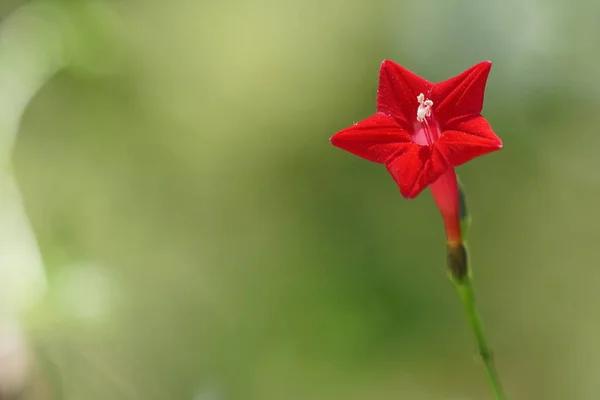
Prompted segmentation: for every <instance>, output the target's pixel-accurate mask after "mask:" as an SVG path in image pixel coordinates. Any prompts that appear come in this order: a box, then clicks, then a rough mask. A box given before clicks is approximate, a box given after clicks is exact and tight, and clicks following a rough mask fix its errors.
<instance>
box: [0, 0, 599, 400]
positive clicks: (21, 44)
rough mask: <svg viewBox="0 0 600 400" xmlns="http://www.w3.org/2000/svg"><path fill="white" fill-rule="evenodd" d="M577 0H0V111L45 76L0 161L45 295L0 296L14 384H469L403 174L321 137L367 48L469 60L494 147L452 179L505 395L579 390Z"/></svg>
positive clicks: (429, 231)
mask: <svg viewBox="0 0 600 400" xmlns="http://www.w3.org/2000/svg"><path fill="white" fill-rule="evenodd" d="M23 7H25V8H23ZM23 10H25V11H23ZM19 12H25V13H26V14H27V13H28V14H27V15H28V17H27V18H21V19H18V18H16V19H15V17H14V16H15V13H17V14H18V13H19ZM599 12H600V3H599V4H595V3H593V2H584V1H581V2H572V3H569V5H566V3H564V2H562V1H558V0H545V1H542V0H528V1H523V0H518V1H517V0H507V1H504V2H485V1H475V0H458V1H452V2H450V1H446V0H433V1H427V2H424V1H414V2H408V1H392V0H373V1H368V2H366V1H364V2H360V1H356V2H352V1H351V2H348V1H342V0H304V1H293V0H251V1H240V0H229V1H216V0H202V1H197V0H171V1H162V2H158V1H147V0H121V1H106V2H94V3H92V2H83V1H80V2H73V1H58V0H57V1H51V0H47V1H44V2H38V3H31V2H25V1H16V0H3V1H2V3H1V5H0V18H1V19H2V21H1V22H0V26H6V25H7V24H10V26H11V31H10V32H12V33H11V35H6V32H5V31H3V32H4V33H2V34H0V45H2V46H4V47H2V46H0V60H2V63H1V64H0V67H1V68H0V92H3V94H0V97H2V98H3V99H5V100H2V101H3V103H2V104H5V105H6V104H11V101H12V100H11V99H13V98H14V96H17V97H18V95H15V93H16V92H14V93H13V92H11V90H14V91H18V90H19V89H18V87H17V88H16V89H15V86H17V85H12V86H11V82H14V80H12V78H11V79H9V78H2V76H4V75H6V76H8V77H11V76H13V75H19V74H21V75H19V76H25V78H23V79H25V81H27V79H31V80H32V81H35V80H36V79H38V78H39V77H40V76H44V77H45V78H43V79H42V80H39V79H41V78H39V79H38V81H39V82H38V83H39V85H38V86H39V87H40V88H39V90H37V91H36V90H30V92H31V96H30V97H31V101H30V102H27V101H24V103H23V111H24V113H23V115H22V119H21V120H20V124H19V125H15V126H14V127H13V128H14V129H15V132H18V134H17V136H16V141H15V142H14V148H13V147H10V146H9V147H8V148H10V149H12V150H13V152H12V159H10V160H9V159H6V162H5V165H4V166H3V167H4V168H5V170H6V171H8V172H6V174H8V175H9V176H11V177H12V178H14V181H15V182H16V185H17V187H18V188H19V189H20V193H21V197H22V204H23V207H24V211H25V212H26V214H27V217H28V219H29V221H30V222H29V224H30V225H29V226H30V228H31V232H32V234H33V235H34V237H35V241H36V242H37V244H38V245H39V254H40V255H41V260H43V266H42V264H41V263H40V264H39V265H38V264H36V263H35V261H31V263H32V265H33V264H35V266H33V267H32V268H34V269H35V268H38V269H41V268H43V271H44V272H45V278H44V279H45V283H46V288H45V289H44V288H43V286H44V285H39V282H37V283H36V285H38V286H39V287H40V288H39V289H36V290H37V293H38V294H37V297H36V296H33V297H35V298H36V300H35V301H31V302H30V303H31V304H30V303H28V305H27V307H20V308H19V307H17V308H19V311H18V312H14V313H8V314H10V316H11V317H10V321H13V322H14V321H17V322H16V324H17V326H18V327H19V329H20V331H22V332H24V333H23V334H22V335H16V337H20V338H21V339H22V340H23V341H24V342H23V343H21V342H18V341H16V342H15V341H14V337H13V336H15V335H13V336H10V335H9V336H10V337H12V338H13V339H11V340H13V341H12V342H10V341H9V344H8V345H5V346H4V347H7V348H8V349H9V350H10V349H12V350H11V351H12V352H13V353H11V354H13V357H12V360H13V361H11V362H9V361H8V359H6V360H5V361H0V369H2V370H3V371H4V374H3V375H2V374H0V377H2V376H4V377H5V378H6V377H8V378H6V379H8V380H10V379H13V381H19V382H20V380H19V379H21V378H20V377H21V375H23V374H22V371H24V370H26V371H28V374H27V375H26V378H24V379H25V380H24V382H25V383H24V385H25V386H26V389H25V393H24V397H23V398H26V399H85V400H95V399H98V400H100V399H101V400H106V399H145V400H150V399H157V400H158V399H190V400H255V399H256V400H320V399H346V400H367V399H368V400H383V399H386V400H387V399H406V400H419V399H424V400H425V399H426V400H429V399H448V400H451V399H452V400H459V399H460V400H468V399H469V400H470V399H472V400H476V399H477V400H479V399H489V398H491V394H490V393H489V389H488V387H487V385H486V381H485V376H484V372H483V366H482V365H480V364H479V363H478V362H477V361H476V359H475V346H474V344H473V341H472V336H471V333H470V332H469V330H468V328H467V326H466V324H465V320H464V316H463V314H462V310H461V306H460V303H459V301H458V298H457V296H456V294H455V293H454V292H453V289H452V287H451V285H450V284H449V283H448V281H447V279H446V273H445V243H444V240H445V238H444V231H443V226H442V223H441V219H440V217H439V215H438V211H437V210H436V208H435V206H434V203H433V201H432V198H431V196H430V194H429V193H428V192H424V194H423V195H421V196H420V197H419V198H417V199H416V200H412V201H407V200H404V199H402V198H401V197H400V195H399V193H398V189H397V188H396V187H395V185H394V183H393V181H392V180H391V179H390V178H389V176H388V175H387V172H386V171H385V168H383V167H382V166H381V165H376V164H371V163H368V162H366V161H364V160H361V159H358V158H356V157H354V156H352V155H350V154H348V153H345V152H343V151H341V150H339V149H336V148H334V147H332V146H331V145H330V144H329V141H328V139H329V137H330V136H331V135H333V134H334V133H335V132H336V131H338V130H340V129H342V128H345V127H347V126H349V125H350V124H352V123H353V122H356V121H359V120H361V119H363V118H365V117H366V116H368V115H370V114H372V113H373V112H374V108H375V93H376V87H377V77H378V69H379V65H380V63H381V61H382V60H383V59H392V60H394V61H396V62H398V63H400V64H402V65H404V66H405V67H407V68H409V69H411V70H413V71H415V72H417V73H418V74H420V75H421V76H424V77H426V78H427V79H429V80H432V81H440V80H444V79H446V78H448V77H450V76H454V75H456V74H458V73H460V72H462V71H463V70H465V69H466V68H468V67H469V66H471V65H473V64H475V63H477V62H479V61H482V60H491V61H493V63H494V66H493V68H492V72H491V75H490V78H489V81H488V87H487V91H486V102H485V106H484V112H483V113H484V115H485V116H486V117H487V118H488V120H489V121H490V123H491V124H492V126H493V127H494V129H495V131H496V132H497V134H498V135H499V136H500V137H501V138H502V139H503V141H504V149H503V150H502V151H500V152H497V153H494V154H492V155H489V156H486V157H483V158H479V159H477V160H475V161H473V162H471V163H469V164H467V165H465V166H463V167H460V168H459V170H458V172H459V174H460V176H461V179H462V181H463V183H464V184H465V186H466V188H467V191H468V195H469V206H470V207H469V208H470V210H471V213H472V215H473V225H472V230H471V236H470V248H471V257H472V262H473V267H474V274H475V284H476V290H477V294H478V301H479V307H480V311H481V313H482V316H483V319H484V322H485V325H486V329H487V332H488V335H489V339H490V341H491V344H492V346H493V348H494V350H495V355H496V361H497V366H498V369H499V371H500V374H501V377H502V379H503V382H504V385H505V387H506V391H507V393H508V395H509V398H510V399H511V400H518V399H522V400H532V399H533V400H535V399H547V400H550V399H556V400H559V399H560V400H563V399H584V400H585V399H590V400H593V399H598V398H600V380H598V374H599V372H600V343H599V341H598V337H600V313H598V304H600V290H599V289H598V288H599V287H600V269H599V268H598V264H599V261H598V260H599V259H600V254H599V253H598V242H599V239H600V234H599V233H598V229H597V225H598V219H599V218H600V212H599V210H598V204H599V202H598V199H599V198H600V197H599V196H600V157H599V156H598V149H599V148H600V135H599V131H598V128H597V127H598V125H599V124H600V113H599V112H598V110H599V109H600V80H598V79H597V63H598V57H599V56H598V54H599V52H598V50H600V49H599V48H598V44H597V43H598V42H597V37H598V35H599V34H600V25H599V24H598V23H597V15H598V13H599ZM65 15H67V16H68V17H65ZM21 16H22V15H21ZM40 27H41V28H40ZM15 32H16V33H15ZM3 35H4V36H3ZM7 37H8V39H7ZM9 42H10V43H12V44H11V45H10V46H9V45H7V44H6V43H9ZM7 46H8V50H7ZM11 46H12V47H11ZM11 49H12V50H11ZM14 49H19V51H20V50H21V49H25V50H26V52H28V53H27V54H30V55H31V54H35V56H30V57H23V58H22V59H18V60H14V57H15V56H14V54H19V52H18V51H17V52H16V53H15V51H14ZM3 51H4V52H5V53H3ZM11 57H13V58H11ZM56 57H59V58H60V59H61V60H66V61H64V65H62V64H61V65H62V66H61V67H57V64H56V59H57V58H56ZM13 61H14V62H13ZM59 64H60V63H59ZM45 68H46V69H47V73H46V72H44V71H45ZM30 70H31V71H34V72H35V73H34V72H32V74H31V76H32V77H31V78H28V77H27V75H26V74H24V72H23V71H30ZM2 74H4V75H2ZM46 75H47V76H46ZM1 85H4V86H1ZM32 85H33V84H32ZM33 86H35V85H33ZM7 87H8V88H9V89H6V88H7ZM3 108H5V107H3ZM8 108H9V109H10V106H9V107H8ZM11 112H12V111H10V110H9V111H3V112H2V113H1V114H0V120H1V119H2V118H9V119H10V118H15V116H14V115H13V116H12V117H11V116H10V115H8V114H10V113H11ZM13 114H15V112H13ZM7 115H8V116H7ZM11 115H12V114H11ZM16 115H18V112H16ZM8 125H10V124H8ZM0 127H3V128H2V129H8V130H10V129H13V128H11V127H10V126H8V127H7V123H5V122H2V121H0ZM1 135H3V137H5V136H7V135H8V137H10V135H12V133H10V132H8V131H7V132H2V133H1ZM3 151H4V150H3ZM5 158H6V157H5ZM7 179H8V178H7ZM22 223H23V224H26V222H22ZM19 226H20V227H21V228H23V227H22V226H21V225H19ZM21 228H19V227H14V229H15V231H14V232H16V233H14V232H13V231H12V230H9V231H8V233H6V234H4V235H3V236H0V239H2V240H8V239H9V238H13V239H14V237H17V236H19V234H18V232H20V231H19V229H21ZM11 229H12V228H11ZM23 229H26V228H23ZM15 240H16V239H15ZM11 249H13V250H15V249H16V251H17V252H20V253H23V252H30V253H32V254H33V253H35V252H36V251H37V250H36V249H35V248H33V247H31V246H29V247H27V246H23V247H18V246H14V245H11ZM33 259H34V260H35V259H36V258H35V257H33ZM23 270H24V269H21V268H17V267H14V268H13V267H11V266H9V265H6V266H5V268H2V269H0V273H1V274H4V276H2V277H0V280H2V281H6V279H8V280H10V279H11V278H14V276H17V275H19V274H20V273H21V272H20V271H23ZM38 278H39V277H38ZM38 280H39V279H38ZM4 286H6V285H4ZM38 286H36V287H38ZM24 287H25V289H23V290H26V288H27V285H25V286H24ZM3 290H5V291H6V288H4V289H3ZM10 293H11V296H13V297H14V298H15V299H17V298H20V295H21V291H20V290H16V291H15V290H13V291H12V292H10ZM3 301H4V302H12V301H15V302H16V301H17V300H11V299H10V298H8V297H7V296H4V297H3ZM11 304H12V303H11ZM15 315H16V316H15ZM4 347H2V346H0V349H2V348H4ZM15 349H17V350H15ZM19 349H20V350H19ZM24 349H25V350H24ZM15 352H16V353H19V354H20V353H23V352H25V353H27V354H29V357H30V358H29V359H30V362H29V364H27V365H29V367H28V368H26V369H24V368H22V365H24V363H25V361H23V359H22V357H21V358H20V357H19V356H14V354H15ZM14 360H17V361H14ZM23 376H25V375H23ZM7 396H8V395H7ZM6 398H9V397H6Z"/></svg>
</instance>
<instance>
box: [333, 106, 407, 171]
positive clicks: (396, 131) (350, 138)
mask: <svg viewBox="0 0 600 400" xmlns="http://www.w3.org/2000/svg"><path fill="white" fill-rule="evenodd" d="M330 140H331V143H332V144H333V145H334V146H337V147H339V148H341V149H343V150H346V151H348V152H350V153H352V154H355V155H357V156H359V157H362V158H366V159H367V160H369V161H373V162H377V163H385V162H386V161H387V160H388V159H389V158H390V157H391V156H392V155H394V153H396V152H397V151H398V150H400V149H401V148H403V147H404V146H406V144H407V143H409V142H410V141H411V140H410V134H409V133H408V132H407V131H405V130H404V129H402V128H401V127H400V126H399V125H398V123H397V121H396V119H395V118H394V117H391V116H389V115H385V114H383V113H377V114H374V115H372V116H370V117H369V118H367V119H364V120H362V121H360V122H358V123H356V124H354V125H353V126H351V127H350V128H346V129H344V130H342V131H340V132H338V133H336V134H335V135H333V137H332V138H331V139H330Z"/></svg>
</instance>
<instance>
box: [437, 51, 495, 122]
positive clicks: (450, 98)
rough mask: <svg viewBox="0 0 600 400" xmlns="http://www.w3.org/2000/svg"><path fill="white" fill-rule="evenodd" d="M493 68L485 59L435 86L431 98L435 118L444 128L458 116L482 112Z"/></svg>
mask: <svg viewBox="0 0 600 400" xmlns="http://www.w3.org/2000/svg"><path fill="white" fill-rule="evenodd" d="M491 68H492V63H491V62H489V61H484V62H481V63H479V64H477V65H474V66H473V67H471V68H469V69H468V70H466V71H465V72H463V73H462V74H460V75H458V76H455V77H454V78H450V79H448V80H446V81H444V82H440V83H436V84H435V85H434V86H433V89H431V97H430V98H431V100H432V101H433V104H434V113H435V118H436V120H437V121H438V122H439V123H440V125H441V127H442V129H444V128H445V127H446V125H448V124H450V123H451V122H452V120H454V119H456V118H460V117H465V116H471V115H479V114H480V113H481V109H482V108H483V95H484V92H485V84H486V82H487V77H488V75H489V73H490V69H491Z"/></svg>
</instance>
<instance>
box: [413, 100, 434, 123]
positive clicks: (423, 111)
mask: <svg viewBox="0 0 600 400" xmlns="http://www.w3.org/2000/svg"><path fill="white" fill-rule="evenodd" d="M417 101H418V102H419V108H418V109H417V121H419V122H423V121H425V118H427V117H430V116H431V107H432V106H433V101H431V100H429V99H425V95H424V94H423V93H421V94H419V95H418V96H417Z"/></svg>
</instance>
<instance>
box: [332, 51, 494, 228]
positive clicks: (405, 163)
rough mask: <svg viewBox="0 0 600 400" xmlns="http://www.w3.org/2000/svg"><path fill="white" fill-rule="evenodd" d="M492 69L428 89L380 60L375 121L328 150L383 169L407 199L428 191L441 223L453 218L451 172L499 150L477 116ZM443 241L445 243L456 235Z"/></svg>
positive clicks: (339, 136)
mask: <svg viewBox="0 0 600 400" xmlns="http://www.w3.org/2000/svg"><path fill="white" fill-rule="evenodd" d="M491 66H492V64H491V63H490V62H489V61H484V62H481V63H479V64H477V65H475V66H473V67H471V68H469V69H468V70H466V71H465V72H463V73H462V74H460V75H458V76H455V77H454V78H450V79H448V80H446V81H444V82H440V83H435V84H434V83H431V82H429V81H427V80H425V79H423V78H421V77H419V76H417V75H415V74H414V73H412V72H410V71H408V70H407V69H405V68H403V67H402V66H400V65H398V64H396V63H394V62H392V61H389V60H385V61H383V63H382V64H381V69H380V72H379V88H378V91H377V113H376V114H374V115H372V116H370V117H369V118H367V119H365V120H363V121H361V122H358V123H356V124H354V126H351V127H350V128H347V129H344V130H342V131H340V132H338V133H336V134H335V135H334V136H333V137H332V138H331V143H332V144H333V145H334V146H337V147H339V148H341V149H344V150H346V151H348V152H350V153H353V154H355V155H357V156H360V157H362V158H365V159H367V160H369V161H373V162H377V163H382V164H385V166H386V167H387V169H388V171H389V172H390V174H391V175H392V178H393V179H394V181H396V183H397V184H398V187H399V188H400V193H401V194H402V195H403V196H404V197H406V198H409V199H410V198H414V197H416V196H417V195H418V194H419V193H421V191H423V189H425V188H426V187H427V186H429V185H431V189H432V191H433V192H434V198H435V200H436V203H437V204H438V206H439V207H440V210H441V211H442V215H443V216H444V220H445V222H447V221H446V219H447V217H446V214H448V213H445V212H444V209H447V210H448V211H451V214H455V213H458V189H457V187H456V175H455V173H454V167H456V166H458V165H461V164H463V163H465V162H467V161H469V160H471V159H473V158H475V157H478V156H481V155H483V154H486V153H490V152H492V151H495V150H499V149H500V148H502V141H501V140H500V139H499V138H498V137H497V136H496V135H495V134H494V132H493V131H492V129H491V127H490V125H489V124H488V122H487V121H486V120H485V118H483V117H482V116H481V109H482V107H483V95H484V91H485V84H486V81H487V77H488V74H489V72H490V68H491ZM436 194H437V195H436ZM448 218H452V219H454V216H452V217H450V216H448ZM452 225H455V223H453V224H452ZM446 228H447V231H448V228H449V226H448V224H446ZM458 229H459V228H458ZM451 230H455V229H451ZM448 234H449V235H448V236H449V238H450V237H451V236H456V235H457V234H460V230H458V232H448Z"/></svg>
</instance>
